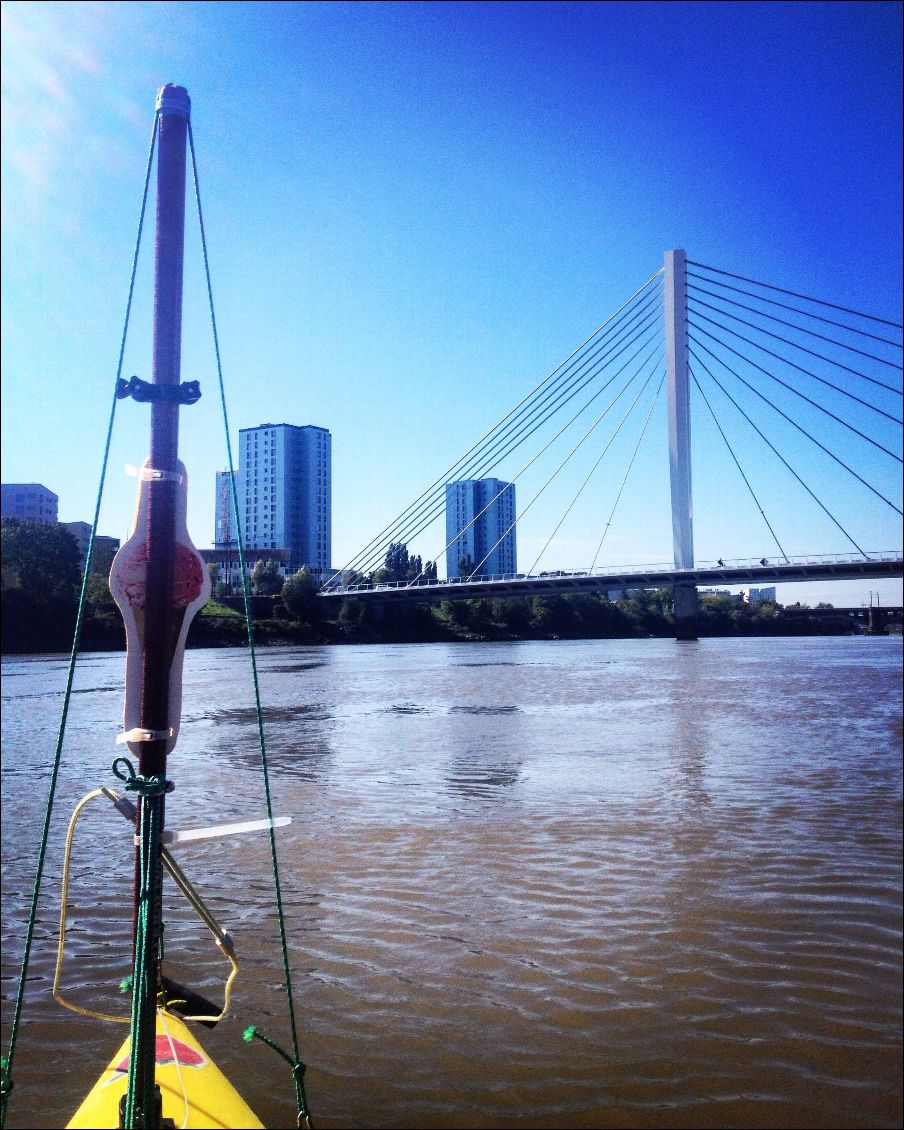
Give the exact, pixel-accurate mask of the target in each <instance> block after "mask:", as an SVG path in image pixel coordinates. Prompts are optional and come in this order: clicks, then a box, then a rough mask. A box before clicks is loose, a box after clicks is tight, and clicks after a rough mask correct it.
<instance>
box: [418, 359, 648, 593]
mask: <svg viewBox="0 0 904 1130" xmlns="http://www.w3.org/2000/svg"><path fill="white" fill-rule="evenodd" d="M648 344H649V340H648V341H647V342H645V343H644V346H646V345H648ZM643 348H644V347H641V349H639V350H638V351H637V353H635V354H634V356H633V357H631V358H630V359H629V360H628V361H626V362H625V364H624V365H623V366H622V367H621V369H619V371H618V372H617V373H615V374H614V375H613V376H612V377H610V379H609V380H608V381H607V382H606V384H605V385H603V387H602V388H601V389H599V390H598V391H597V392H595V393H594V394H593V396H592V397H591V398H590V400H588V401H587V403H586V404H585V405H584V406H583V407H582V408H580V409H578V411H577V412H576V413H575V415H574V416H572V417H571V419H570V420H569V421H568V422H567V423H566V424H564V425H563V426H562V427H561V428H560V429H559V431H558V432H556V434H555V435H554V436H553V437H552V438H551V439H550V440H548V442H547V443H546V444H545V445H544V446H543V447H542V448H541V449H540V450H539V451H538V452H537V453H536V455H534V456H533V458H532V459H530V460H528V462H527V463H525V465H524V466H523V467H522V468H521V470H520V471H518V473H517V474H516V475H514V476H513V477H512V480H511V482H509V483H506V485H505V486H504V487H503V489H502V490H501V491H499V492H498V493H497V494H496V495H495V496H494V497H493V498H492V499H491V500H490V501H489V502H488V503H487V504H486V506H484V508H483V509H482V510H481V511H480V512H479V513H477V514H475V515H474V517H473V518H472V519H471V521H470V522H469V523H468V524H467V525H466V526H465V527H464V529H461V530H458V531H457V533H456V535H455V537H454V538H453V539H452V540H451V541H450V542H448V543H447V544H446V545H445V546H444V547H443V549H442V550H441V551H440V552H441V553H446V552H447V551H448V550H449V549H450V548H451V547H452V546H453V545H454V544H455V542H456V541H458V540H459V538H460V537H461V536H462V534H464V533H465V532H466V531H467V530H469V529H470V528H471V526H473V525H474V523H475V522H476V521H477V520H478V519H479V518H481V517H482V516H483V515H484V514H485V513H486V512H487V511H488V510H489V509H490V507H491V506H492V505H493V504H494V503H495V502H496V501H497V500H498V499H499V498H501V497H502V495H503V494H505V492H506V491H507V490H508V489H509V488H510V487H511V486H513V485H514V484H515V483H516V482H517V481H518V479H519V478H520V477H521V475H523V474H524V472H525V471H527V470H528V469H529V468H530V467H531V466H533V464H534V463H536V461H537V460H538V459H539V458H540V456H541V455H543V454H545V452H546V451H548V450H549V448H550V447H551V446H552V445H553V444H554V443H555V441H556V440H557V439H558V438H559V437H560V436H561V435H562V434H563V433H564V432H565V431H567V429H568V428H570V427H571V425H572V424H573V423H574V422H575V421H576V420H577V419H578V418H579V417H580V416H582V415H583V413H584V412H586V410H587V409H588V408H589V407H590V405H591V404H592V403H593V401H594V400H596V399H597V398H598V397H599V396H601V395H602V393H603V392H605V390H606V389H607V388H608V387H609V386H610V385H611V384H612V382H613V381H614V380H615V378H616V377H617V376H618V375H619V374H620V373H622V372H624V370H625V369H626V368H627V367H628V365H630V364H631V362H632V361H633V360H634V359H635V358H636V357H637V355H638V353H640V352H641V351H642V349H643ZM658 348H659V346H655V347H654V348H653V350H651V352H650V353H649V354H647V356H646V357H645V358H644V360H643V361H641V363H640V365H639V366H638V368H637V369H636V370H635V371H634V373H633V374H632V376H631V377H629V378H628V380H627V381H626V383H625V384H624V385H623V386H622V388H621V389H620V391H619V392H618V393H617V394H616V395H615V396H614V397H613V399H612V400H610V401H609V404H608V405H607V407H606V408H605V409H604V411H603V413H602V415H601V416H600V417H599V419H598V420H597V421H596V423H597V424H598V423H599V422H600V420H602V418H603V416H605V415H606V413H607V412H609V411H610V410H611V409H612V408H613V407H614V405H615V404H616V402H617V401H618V400H619V398H620V397H621V396H622V395H623V394H624V393H625V391H626V390H627V389H628V388H629V387H630V386H631V384H632V383H633V382H634V380H635V379H636V378H637V376H638V374H639V373H640V372H641V371H642V369H643V367H644V366H645V365H646V364H647V362H648V361H649V360H650V359H651V358H652V357H653V356H654V354H655V353H656V352H657V350H658ZM594 427H596V424H594V425H593V426H592V427H591V428H590V431H589V432H587V433H586V434H585V436H584V438H586V436H587V435H589V434H590V432H592V431H593V428H594ZM580 443H583V439H582V440H581V441H580ZM580 443H579V444H578V447H579V446H580ZM574 450H577V448H575V449H574ZM574 450H573V451H572V454H573V453H574ZM568 458H570V455H569V456H568ZM565 462H567V459H566V460H565ZM562 465H564V464H562ZM556 474H558V470H557V471H556V472H554V474H553V476H552V477H553V478H554V477H555V475H556ZM551 481H552V480H551V479H550V480H548V481H547V483H546V486H548V485H549V482H551ZM543 489H545V486H544V488H543ZM541 493H542V492H541ZM538 497H539V495H535V496H534V499H533V500H532V503H533V502H535V501H536V499H537V498H538ZM532 503H531V504H532ZM525 512H526V508H525V510H522V515H523V514H524V513H525ZM511 528H512V527H510V529H511ZM506 532H508V531H506ZM504 536H505V535H503V537H504ZM501 540H502V539H501V538H500V541H501ZM498 545H499V542H497V543H496V545H494V546H493V549H495V548H496V546H498ZM492 552H493V550H492V549H491V550H490V553H492ZM487 556H489V554H487ZM485 560H486V557H484V559H483V561H485ZM483 561H481V562H479V564H480V565H482V564H483ZM477 568H478V566H476V565H475V567H474V570H472V572H471V576H473V575H474V572H475V571H476V569H477ZM418 579H419V577H415V578H414V580H413V581H411V582H410V584H414V583H415V581H417V580H418ZM409 587H410V586H409Z"/></svg>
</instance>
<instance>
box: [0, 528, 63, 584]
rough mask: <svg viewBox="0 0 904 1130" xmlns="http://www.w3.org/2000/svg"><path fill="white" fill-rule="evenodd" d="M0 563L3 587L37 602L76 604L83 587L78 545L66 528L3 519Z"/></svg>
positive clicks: (0, 537) (0, 534)
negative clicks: (19, 590) (0, 563)
mask: <svg viewBox="0 0 904 1130" xmlns="http://www.w3.org/2000/svg"><path fill="white" fill-rule="evenodd" d="M0 560H2V563H3V585H4V587H14V588H18V589H21V591H22V592H23V593H24V594H25V595H26V596H28V597H31V598H33V599H35V600H37V601H49V600H53V599H55V600H63V601H66V602H70V601H74V600H75V598H76V594H77V593H78V591H79V589H80V587H81V559H80V555H79V551H78V544H77V542H76V540H75V538H74V537H73V536H72V534H71V533H70V532H69V531H68V530H67V529H65V528H64V527H63V526H58V525H46V524H44V523H43V522H27V521H24V520H23V519H21V518H4V519H3V520H2V525H0Z"/></svg>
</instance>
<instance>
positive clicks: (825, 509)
mask: <svg viewBox="0 0 904 1130" xmlns="http://www.w3.org/2000/svg"><path fill="white" fill-rule="evenodd" d="M694 360H695V361H699V362H700V365H701V366H702V368H703V370H704V372H706V373H707V374H708V375H709V377H710V378H711V379H712V380H713V381H715V383H716V384H717V385H718V386H719V388H720V389H721V390H722V392H723V393H724V395H725V396H727V397H728V399H729V400H730V401H731V403H732V404H733V405H734V406H735V408H737V410H738V411H739V412H740V413H741V415H742V416H743V417H744V419H745V420H746V421H747V423H748V424H750V426H751V427H752V428H753V429H754V431H755V432H756V433H757V435H758V436H759V437H760V439H762V440H763V442H764V443H765V444H766V445H767V446H768V447H769V448H770V449H771V450H772V452H773V453H774V454H775V455H776V456H777V457H778V458H779V459H780V460H781V462H782V463H783V464H784V465H785V467H787V469H788V470H789V471H790V472H791V474H792V475H793V476H794V477H795V479H797V481H798V482H799V483H800V485H801V486H802V487H803V488H804V490H805V491H806V492H807V494H809V496H810V497H811V498H812V499H813V500H814V502H816V504H817V505H818V506H819V508H820V509H821V510H822V511H824V513H826V514H827V515H828V516H829V518H830V519H831V521H832V522H833V523H834V524H835V525H836V526H837V527H838V529H839V530H841V532H842V533H843V534H844V536H845V537H846V538H847V540H848V541H849V542H850V543H851V545H852V546H853V547H854V548H855V549H856V550H857V552H858V553H860V554H862V555H863V557H864V559H865V560H867V561H868V560H869V555H868V554H867V553H866V552H865V550H863V549H861V548H860V546H859V545H858V544H857V543H856V541H854V539H853V538H852V537H851V535H850V534H849V533H848V532H847V530H846V529H845V528H844V526H842V525H841V523H840V522H839V521H838V519H837V518H836V517H835V516H834V514H832V512H831V511H830V510H829V509H828V507H827V506H826V505H825V504H824V503H823V502H822V501H821V500H820V499H819V498H818V497H817V495H816V494H815V493H814V492H813V491H812V490H811V489H810V487H809V486H807V484H806V483H805V482H804V480H803V479H802V478H801V477H800V475H798V473H797V472H796V471H795V470H794V468H793V467H792V466H791V464H790V463H789V462H788V461H787V459H785V457H784V456H783V455H782V454H781V453H780V452H779V451H778V450H777V449H776V447H775V446H774V445H773V444H772V443H770V441H769V440H768V439H767V438H766V436H764V435H763V433H762V431H760V429H759V428H758V427H757V425H756V424H755V423H754V422H753V420H751V419H750V417H749V416H748V415H747V413H746V412H745V411H744V409H743V408H742V407H741V406H740V404H738V402H737V401H736V400H735V398H734V397H733V396H732V395H731V393H730V392H728V391H727V389H726V388H725V386H724V385H723V384H722V382H721V381H720V380H719V379H718V378H717V377H716V376H714V375H713V373H712V372H710V370H709V369H708V368H707V367H706V365H705V364H704V362H703V361H702V360H700V358H699V357H695V358H694Z"/></svg>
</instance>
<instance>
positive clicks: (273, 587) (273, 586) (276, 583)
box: [251, 561, 283, 596]
mask: <svg viewBox="0 0 904 1130" xmlns="http://www.w3.org/2000/svg"><path fill="white" fill-rule="evenodd" d="M251 587H252V588H253V589H254V592H255V595H256V596H276V595H277V594H278V593H279V592H280V591H281V589H282V587H283V578H282V574H281V573H280V571H279V563H278V562H276V561H256V562H255V563H254V568H253V569H252V570H251Z"/></svg>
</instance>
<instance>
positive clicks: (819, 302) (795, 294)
mask: <svg viewBox="0 0 904 1130" xmlns="http://www.w3.org/2000/svg"><path fill="white" fill-rule="evenodd" d="M687 262H688V264H689V265H690V266H692V267H702V268H703V269H704V270H705V271H713V272H714V273H715V274H717V275H726V276H727V277H728V278H730V279H740V280H741V282H749V283H753V285H754V286H762V287H765V288H766V289H767V290H776V291H778V293H779V294H790V295H791V297H792V298H802V299H803V300H804V301H805V302H815V303H817V305H820V306H829V307H831V309H832V310H842V311H844V313H845V314H854V315H856V316H857V317H858V318H868V319H869V321H871V322H881V323H882V325H884V326H892V327H894V329H896V330H900V329H904V326H902V324H901V323H900V322H890V321H889V320H888V319H887V318H877V317H876V316H875V314H864V313H863V311H862V310H852V309H851V307H850V306H839V305H838V304H837V303H835V302H826V301H825V299H823V298H812V297H811V296H810V295H809V294H800V293H799V292H798V291H796V290H786V289H785V288H784V287H781V286H773V285H772V283H764V282H760V281H759V280H758V279H751V278H748V277H747V276H746V275H735V274H733V273H732V272H731V271H721V270H719V268H718V267H709V266H707V264H706V263H698V262H696V261H695V260H693V259H688V261H687Z"/></svg>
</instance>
